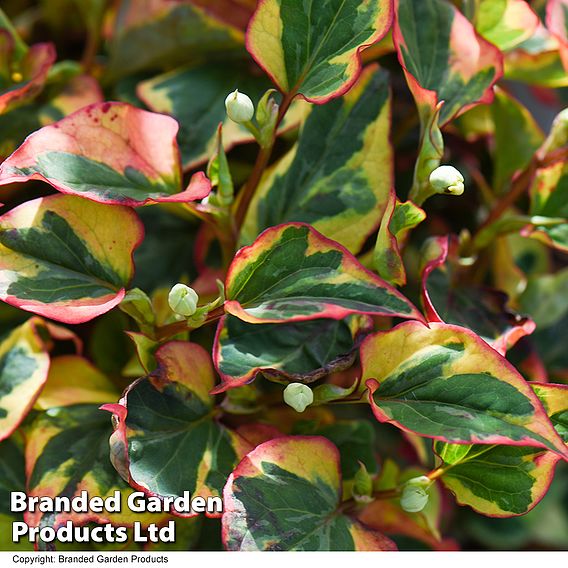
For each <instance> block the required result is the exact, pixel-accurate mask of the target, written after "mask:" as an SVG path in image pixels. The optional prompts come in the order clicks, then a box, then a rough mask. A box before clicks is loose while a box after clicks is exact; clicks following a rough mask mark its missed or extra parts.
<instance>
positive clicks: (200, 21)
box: [108, 0, 244, 78]
mask: <svg viewBox="0 0 568 568" xmlns="http://www.w3.org/2000/svg"><path fill="white" fill-rule="evenodd" d="M243 40H244V38H243V33H242V31H240V30H239V29H237V28H234V27H232V26H230V25H227V24H226V23H224V22H221V21H220V20H219V19H217V18H214V17H212V16H211V15H210V14H208V13H207V12H206V11H204V10H203V9H202V8H200V7H198V6H195V5H193V3H192V2H187V1H184V2H171V1H169V0H156V1H153V2H145V3H143V4H142V5H141V4H140V2H138V1H137V0H126V1H124V2H121V4H120V8H119V11H118V14H117V18H116V20H115V22H114V29H113V30H112V38H111V40H110V42H109V53H110V63H109V71H108V72H109V74H110V75H111V76H112V77H114V78H116V77H124V76H125V75H131V74H132V73H135V72H138V71H142V70H146V69H160V68H162V69H163V68H168V67H169V68H171V67H172V66H176V65H184V64H187V63H188V61H196V60H197V61H198V60H202V59H203V57H208V58H209V57H215V56H217V57H221V56H223V55H224V54H227V55H228V54H234V53H237V54H238V53H239V52H241V51H242V45H243Z"/></svg>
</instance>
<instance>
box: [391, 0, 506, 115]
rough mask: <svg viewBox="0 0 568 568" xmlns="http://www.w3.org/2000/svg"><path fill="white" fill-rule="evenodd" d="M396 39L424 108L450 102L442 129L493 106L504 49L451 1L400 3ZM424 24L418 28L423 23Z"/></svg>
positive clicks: (444, 109) (444, 108) (399, 0)
mask: <svg viewBox="0 0 568 568" xmlns="http://www.w3.org/2000/svg"><path fill="white" fill-rule="evenodd" d="M395 6H396V18H395V25H394V31H393V38H394V42H395V45H396V49H397V52H398V58H399V61H400V63H401V65H402V66H403V68H404V70H405V73H406V77H407V80H408V83H409V86H410V89H411V91H412V93H413V95H414V98H415V99H416V101H417V103H418V106H421V105H425V106H427V107H429V108H430V112H433V111H434V109H435V107H436V106H437V104H438V103H439V102H441V101H444V104H443V106H442V109H441V111H440V118H439V122H440V125H442V124H445V123H447V122H449V121H450V120H452V118H454V117H455V116H457V115H459V114H461V113H462V112H464V111H465V110H467V109H468V108H471V107H472V106H474V105H476V104H479V103H483V102H490V101H491V99H492V97H493V92H492V86H493V84H494V83H495V82H496V81H497V79H499V77H500V76H501V75H502V58H501V53H500V51H499V50H498V49H497V48H496V47H495V46H494V45H493V44H491V43H489V42H488V41H486V40H485V39H483V38H482V37H480V36H478V35H477V34H476V32H475V30H474V28H473V26H472V25H471V23H470V22H469V21H468V20H467V19H466V17H465V16H464V15H463V14H461V12H459V10H458V9H457V8H455V7H454V6H453V4H452V3H451V2H447V1H446V0H429V1H427V2H425V1H424V0H396V1H395ZM418 22H419V23H420V25H417V23H418Z"/></svg>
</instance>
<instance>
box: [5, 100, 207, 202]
mask: <svg viewBox="0 0 568 568" xmlns="http://www.w3.org/2000/svg"><path fill="white" fill-rule="evenodd" d="M177 131H178V124H177V122H176V121H175V120H173V119H172V118H170V117H167V116H163V115H159V114H154V113H150V112H148V111H145V110H141V109H139V108H136V107H133V106H131V105H129V104H126V103H109V102H105V103H95V104H93V105H90V106H87V107H84V108H82V109H80V110H78V111H77V112H75V113H73V114H71V115H70V116H67V117H65V118H63V119H61V120H59V121H58V122H56V123H55V124H51V125H48V126H44V127H43V128H41V129H40V130H38V131H36V132H34V133H33V134H31V135H30V136H29V137H28V138H26V140H25V141H24V143H23V144H22V145H21V146H20V147H19V148H18V149H17V150H16V151H15V152H14V153H13V154H12V155H11V156H10V157H9V158H8V159H7V160H5V161H4V162H3V163H2V164H1V165H0V185H5V184H9V183H14V182H20V183H22V182H25V181H28V180H31V179H39V180H42V181H45V182H47V183H49V184H51V185H52V186H53V187H55V189H57V190H58V191H61V192H62V193H72V194H77V195H81V196H82V197H87V198H88V199H92V200H93V201H99V202H101V203H113V204H119V205H120V204H122V205H130V206H132V207H135V206H139V205H144V204H146V203H149V202H160V201H162V202H170V201H173V202H180V201H181V202H183V201H194V200H196V199H202V198H203V197H205V196H206V195H208V193H209V191H210V189H211V186H210V183H209V180H207V178H206V177H205V175H204V174H203V172H198V173H196V174H195V175H194V176H193V177H192V178H191V180H190V182H189V185H188V187H187V189H186V190H185V191H181V192H180V190H181V165H180V157H179V150H178V146H177V142H176V134H177ZM148 133H152V134H151V135H148ZM109 148H112V150H113V151H112V152H109Z"/></svg>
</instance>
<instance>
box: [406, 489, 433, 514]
mask: <svg viewBox="0 0 568 568" xmlns="http://www.w3.org/2000/svg"><path fill="white" fill-rule="evenodd" d="M427 503H428V493H427V492H426V490H425V489H424V488H423V487H420V486H419V485H405V486H404V489H403V490H402V496H401V498H400V506H401V507H402V508H403V509H404V510H405V511H407V512H408V513H418V512H419V511H422V509H424V507H426V504H427Z"/></svg>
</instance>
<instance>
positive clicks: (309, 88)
mask: <svg viewBox="0 0 568 568" xmlns="http://www.w3.org/2000/svg"><path fill="white" fill-rule="evenodd" d="M391 17H392V3H391V2H390V1H388V0H366V1H365V2H363V3H362V2H359V1H357V0H328V1H327V2H325V3H324V4H321V3H319V4H318V3H314V2H298V1H297V0H263V1H262V2H259V4H258V7H257V9H256V12H255V13H254V15H253V17H252V19H251V21H250V24H249V27H248V31H247V49H248V51H249V53H250V54H251V55H252V56H253V57H254V59H255V60H256V62H257V63H258V64H259V65H260V66H261V67H262V68H263V69H264V70H265V71H266V72H267V73H268V75H270V77H271V78H272V80H273V81H274V82H275V83H276V85H277V86H278V88H279V89H280V90H281V91H282V92H284V93H286V94H288V96H293V95H296V94H298V93H300V94H302V95H303V96H304V98H305V99H306V100H308V101H310V102H313V103H318V104H322V103H325V102H327V101H328V100H329V99H331V98H333V97H337V96H339V95H342V94H343V93H345V92H346V91H347V90H348V89H349V87H351V85H352V84H353V83H354V81H355V80H356V79H357V76H358V74H359V72H360V70H361V62H360V59H359V51H360V50H361V49H362V48H363V47H365V46H368V45H371V44H373V43H375V42H377V41H378V40H380V39H381V38H382V37H383V36H384V35H385V34H386V32H387V30H388V28H389V26H390V22H391Z"/></svg>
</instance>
